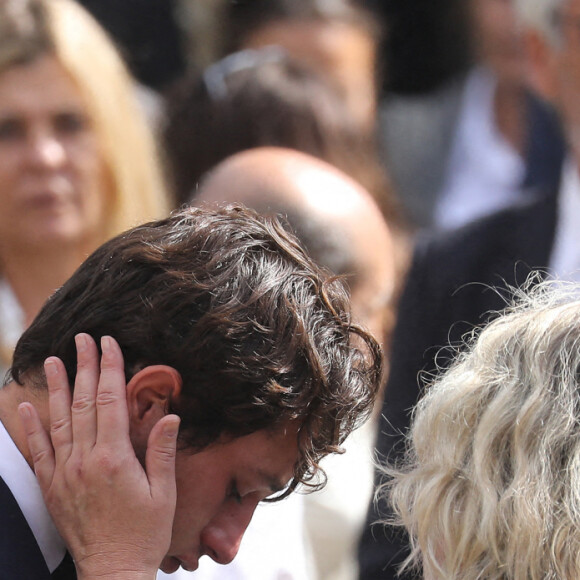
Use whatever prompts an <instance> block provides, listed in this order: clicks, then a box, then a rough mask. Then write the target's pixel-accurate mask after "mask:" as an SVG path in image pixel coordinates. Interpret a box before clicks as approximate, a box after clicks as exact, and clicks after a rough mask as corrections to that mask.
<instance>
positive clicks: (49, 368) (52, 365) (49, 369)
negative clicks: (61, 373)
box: [44, 358, 58, 377]
mask: <svg viewBox="0 0 580 580" xmlns="http://www.w3.org/2000/svg"><path fill="white" fill-rule="evenodd" d="M57 372H58V368H57V365H56V362H55V361H54V359H52V358H47V359H46V360H45V361H44V373H45V374H46V376H47V377H54V376H55V375H56V374H57Z"/></svg>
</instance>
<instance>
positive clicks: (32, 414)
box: [18, 403, 55, 493]
mask: <svg viewBox="0 0 580 580" xmlns="http://www.w3.org/2000/svg"><path fill="white" fill-rule="evenodd" d="M18 415H19V416H20V420H21V421H22V426H23V427H24V432H25V433H26V440H27V442H28V449H29V450H30V456H31V458H32V464H33V466H34V471H35V473H36V477H37V479H38V482H39V484H40V487H41V489H42V492H43V493H45V492H46V491H47V490H48V488H49V487H50V484H51V483H52V478H53V475H54V468H55V459H54V450H53V447H52V443H51V442H50V437H49V436H48V433H47V432H46V430H45V429H44V427H43V426H42V423H41V421H40V417H39V416H38V412H37V411H36V409H35V408H34V406H33V405H32V404H31V403H21V404H20V405H18Z"/></svg>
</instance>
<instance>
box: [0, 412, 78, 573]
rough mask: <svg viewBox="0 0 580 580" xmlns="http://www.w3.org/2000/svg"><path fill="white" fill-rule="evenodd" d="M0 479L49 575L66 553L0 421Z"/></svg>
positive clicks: (27, 469)
mask: <svg viewBox="0 0 580 580" xmlns="http://www.w3.org/2000/svg"><path fill="white" fill-rule="evenodd" d="M0 477H2V479H3V480H4V482H5V483H6V485H7V486H8V487H9V488H10V491H11V492H12V495H13V496H14V498H15V499H16V501H17V503H18V505H19V507H20V510H21V511H22V513H23V514H24V517H25V518H26V521H27V522H28V525H29V526H30V529H31V530H32V533H33V534H34V537H35V538H36V542H37V543H38V546H39V548H40V551H41V552H42V555H43V556H44V560H45V561H46V565H47V567H48V569H49V570H50V572H51V573H52V572H54V570H55V568H56V567H57V566H58V565H59V564H60V563H61V561H62V559H63V558H64V555H65V553H66V547H65V543H64V541H63V539H62V538H61V537H60V535H59V533H58V531H57V529H56V527H55V525H54V522H53V521H52V518H51V517H50V514H49V513H48V510H47V509H46V505H45V504H44V500H43V498H42V492H41V491H40V487H39V485H38V481H37V480H36V476H35V475H34V472H33V471H32V469H31V468H30V466H29V465H28V463H27V462H26V459H24V457H23V456H22V454H21V453H20V451H19V450H18V447H16V445H15V443H14V441H12V438H11V437H10V435H9V434H8V432H7V431H6V428H5V427H4V425H3V424H2V422H1V421H0Z"/></svg>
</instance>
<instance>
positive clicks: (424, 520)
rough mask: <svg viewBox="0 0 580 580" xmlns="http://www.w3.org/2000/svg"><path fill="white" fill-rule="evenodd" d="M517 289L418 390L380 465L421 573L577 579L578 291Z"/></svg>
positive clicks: (470, 578)
mask: <svg viewBox="0 0 580 580" xmlns="http://www.w3.org/2000/svg"><path fill="white" fill-rule="evenodd" d="M518 296H519V299H518V304H517V305H516V306H513V307H512V308H510V309H509V310H508V311H507V312H506V313H505V314H504V315H502V316H500V317H499V318H497V319H496V320H495V321H493V322H492V323H491V324H489V325H488V326H487V327H486V328H485V329H484V330H483V331H482V332H481V334H480V335H479V337H478V338H477V339H476V340H473V341H472V344H471V345H470V346H469V348H468V349H467V350H466V351H465V352H463V353H462V354H460V355H459V357H458V358H457V360H456V362H455V363H454V364H453V366H452V367H451V368H450V369H449V370H448V371H447V372H446V373H444V374H443V375H442V376H441V377H440V378H439V379H437V380H436V381H435V382H434V383H433V384H432V385H431V386H430V387H429V388H428V389H427V393H426V396H425V397H424V398H423V399H422V400H421V401H420V403H419V405H418V407H417V408H416V411H415V416H414V422H413V426H412V429H411V433H410V436H409V440H408V445H409V448H408V452H407V457H406V462H405V464H404V465H403V466H402V467H400V468H399V469H394V468H391V469H387V472H388V473H389V474H390V475H391V476H392V478H393V479H392V480H391V481H390V482H389V483H388V484H387V490H388V491H389V492H390V499H391V502H392V505H393V508H394V511H395V513H396V514H397V517H398V521H397V523H402V524H403V525H404V526H405V527H406V528H407V531H408V532H409V534H410V537H411V543H412V551H411V555H410V556H409V558H408V559H407V561H406V563H405V565H406V566H413V565H415V566H420V564H421V563H422V564H423V569H424V572H425V577H426V578H432V579H434V578H445V579H449V578H461V580H475V579H478V580H482V579H486V580H491V579H502V580H507V579H509V580H556V579H558V580H563V579H566V580H577V578H580V384H579V372H580V287H578V286H574V285H572V286H563V285H561V284H554V283H544V284H541V285H539V286H538V287H537V288H536V289H534V290H533V291H531V292H530V293H529V294H525V293H523V292H519V293H518Z"/></svg>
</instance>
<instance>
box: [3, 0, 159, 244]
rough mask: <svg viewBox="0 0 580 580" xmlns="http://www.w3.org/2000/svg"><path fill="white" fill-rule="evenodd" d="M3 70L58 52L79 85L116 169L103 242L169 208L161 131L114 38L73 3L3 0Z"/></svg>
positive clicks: (108, 164) (69, 0)
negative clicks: (151, 122)
mask: <svg viewBox="0 0 580 580" xmlns="http://www.w3.org/2000/svg"><path fill="white" fill-rule="evenodd" d="M0 21H3V22H2V23H1V24H0V74H1V73H2V71H4V70H7V69H8V68H10V67H11V66H16V65H19V64H24V63H27V62H31V61H32V60H34V59H36V58H38V57H40V56H43V55H44V54H48V55H54V57H55V58H56V59H57V60H58V61H59V63H60V64H61V65H62V66H63V67H64V68H65V69H66V71H67V72H68V73H69V74H70V76H71V78H72V79H73V81H74V82H75V84H76V85H77V86H78V88H79V90H80V91H81V94H82V95H83V97H84V100H85V102H86V105H87V110H88V112H89V117H90V118H91V121H92V124H93V127H94V130H95V132H96V134H97V138H98V141H99V144H100V149H101V152H102V155H103V160H104V164H105V167H106V168H107V170H108V177H109V180H108V181H109V183H108V184H109V187H110V191H108V192H107V196H108V198H107V199H108V201H109V206H108V214H107V220H106V223H105V230H106V231H103V235H102V238H103V239H102V240H101V241H104V240H106V239H108V238H110V237H111V236H113V235H115V234H117V233H119V232H121V231H123V230H125V229H128V228H129V227H131V226H134V225H137V224H139V223H142V222H144V221H149V220H151V219H155V218H159V217H163V216H164V215H165V214H167V212H168V210H169V200H168V196H167V191H166V186H165V180H164V176H163V172H162V167H161V162H160V157H159V152H158V151H157V147H156V145H155V140H154V136H153V134H152V131H151V129H150V127H149V126H148V124H147V121H146V119H145V116H144V114H143V112H142V110H141V108H140V106H139V104H138V102H137V98H136V92H135V85H134V83H133V80H132V78H131V76H130V74H129V73H128V71H127V69H126V67H125V65H124V63H123V62H122V60H121V58H120V56H119V54H118V52H117V51H116V49H115V47H114V45H113V43H112V41H111V40H110V39H109V37H108V36H107V34H106V33H105V31H104V30H103V29H102V28H101V26H100V25H99V24H97V22H96V21H95V20H94V19H93V17H92V16H90V14H89V13H88V12H87V11H86V10H85V9H84V8H82V7H81V6H80V5H78V4H77V3H76V2H74V1H73V0H0Z"/></svg>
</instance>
